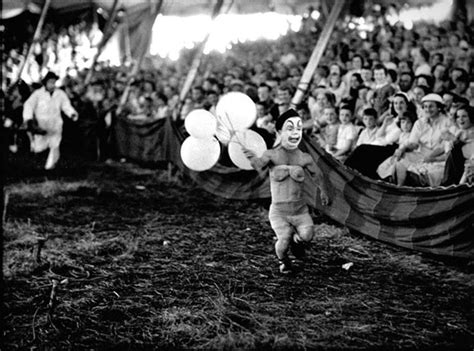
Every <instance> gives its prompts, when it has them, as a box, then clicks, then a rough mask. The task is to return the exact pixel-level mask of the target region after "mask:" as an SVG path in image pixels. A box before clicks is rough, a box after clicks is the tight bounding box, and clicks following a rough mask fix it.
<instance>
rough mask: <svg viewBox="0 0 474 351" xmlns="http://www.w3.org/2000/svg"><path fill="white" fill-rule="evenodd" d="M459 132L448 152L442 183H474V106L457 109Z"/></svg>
mask: <svg viewBox="0 0 474 351" xmlns="http://www.w3.org/2000/svg"><path fill="white" fill-rule="evenodd" d="M456 123H457V125H458V126H459V131H458V133H457V134H456V135H455V136H454V145H453V148H452V149H451V150H450V152H449V154H448V158H447V160H446V167H445V170H444V177H443V182H442V185H445V186H447V185H453V184H458V183H459V184H464V183H471V184H472V183H473V182H474V179H473V175H474V108H473V107H471V106H469V105H465V106H462V107H460V108H459V109H458V110H457V111H456Z"/></svg>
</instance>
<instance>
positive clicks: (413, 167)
mask: <svg viewBox="0 0 474 351" xmlns="http://www.w3.org/2000/svg"><path fill="white" fill-rule="evenodd" d="M451 127H452V122H451V120H450V119H449V118H448V117H446V116H444V115H443V116H439V117H438V118H437V119H436V120H435V121H430V120H429V119H428V118H426V117H422V118H420V119H418V120H417V121H416V122H415V124H414V125H413V129H412V131H411V133H410V143H411V144H417V145H418V148H417V149H416V150H414V151H410V152H406V153H405V155H404V156H403V158H402V159H401V160H400V161H399V162H401V163H402V164H403V165H404V166H405V167H406V168H407V170H408V171H409V172H411V173H414V174H416V175H419V176H420V181H421V185H422V186H431V187H435V186H439V185H440V184H441V181H442V180H443V175H444V168H445V165H446V161H437V162H424V159H425V158H426V157H427V156H429V155H430V154H431V153H432V152H433V151H434V150H435V149H437V148H439V147H441V148H443V150H445V152H446V150H448V149H449V146H448V145H447V144H448V141H446V140H444V138H443V133H445V132H446V131H447V130H449V129H450V128H451Z"/></svg>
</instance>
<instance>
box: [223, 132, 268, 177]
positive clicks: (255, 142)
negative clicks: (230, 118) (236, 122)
mask: <svg viewBox="0 0 474 351" xmlns="http://www.w3.org/2000/svg"><path fill="white" fill-rule="evenodd" d="M242 144H243V146H244V147H245V148H246V149H249V150H251V151H253V152H255V154H256V155H257V157H261V156H262V155H263V153H264V152H265V150H267V145H266V144H265V140H264V139H263V138H262V136H261V135H260V134H258V133H257V132H254V131H253V130H250V129H247V130H244V131H239V132H236V133H235V135H234V136H233V137H232V138H231V140H230V143H229V156H230V159H231V160H232V162H233V163H234V164H235V165H236V166H237V167H239V168H240V169H247V170H250V169H253V167H252V165H251V164H250V161H249V160H248V158H247V156H245V154H244V152H243V150H242Z"/></svg>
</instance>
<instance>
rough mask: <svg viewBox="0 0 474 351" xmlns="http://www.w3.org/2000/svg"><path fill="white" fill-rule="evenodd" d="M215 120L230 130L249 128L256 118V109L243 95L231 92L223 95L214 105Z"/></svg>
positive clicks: (250, 100) (249, 99)
mask: <svg viewBox="0 0 474 351" xmlns="http://www.w3.org/2000/svg"><path fill="white" fill-rule="evenodd" d="M216 114H217V118H218V119H219V120H220V121H221V122H222V123H223V124H224V125H226V126H227V127H228V128H229V129H231V130H235V131H238V130H244V129H247V128H249V127H250V126H251V125H252V124H253V123H254V122H255V119H256V118H257V107H256V106H255V103H254V102H253V101H252V99H251V98H249V97H248V96H247V95H245V94H244V93H240V92H237V91H233V92H230V93H227V94H225V95H224V96H223V97H221V98H220V99H219V102H218V103H217V105H216Z"/></svg>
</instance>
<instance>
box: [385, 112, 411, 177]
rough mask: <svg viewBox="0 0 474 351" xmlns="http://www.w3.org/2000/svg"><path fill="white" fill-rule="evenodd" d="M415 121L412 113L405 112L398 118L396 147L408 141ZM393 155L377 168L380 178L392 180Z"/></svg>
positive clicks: (403, 145) (400, 146) (393, 168)
mask: <svg viewBox="0 0 474 351" xmlns="http://www.w3.org/2000/svg"><path fill="white" fill-rule="evenodd" d="M415 121H416V116H415V115H414V114H413V113H410V112H408V111H407V112H405V113H404V114H402V116H401V117H400V118H399V120H398V122H397V124H398V126H399V127H400V130H401V131H402V132H401V133H400V137H399V138H398V148H399V149H400V148H403V147H405V145H407V144H408V143H409V140H410V132H411V130H412V128H413V124H414V123H415ZM395 164H396V159H395V156H390V157H389V158H387V159H386V160H385V161H383V162H382V163H381V164H380V166H379V167H378V168H377V174H378V176H379V177H380V179H383V180H387V181H393V180H394V177H395Z"/></svg>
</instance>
